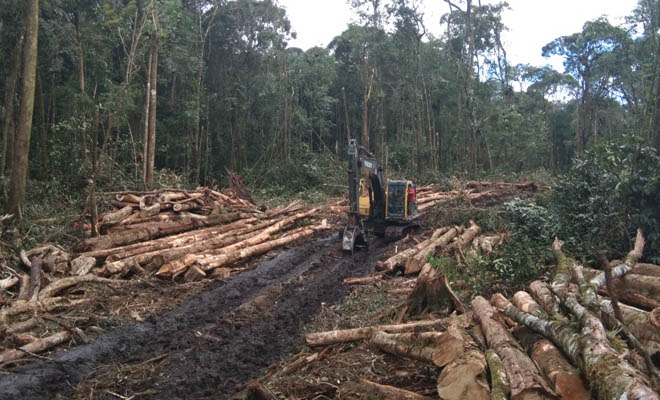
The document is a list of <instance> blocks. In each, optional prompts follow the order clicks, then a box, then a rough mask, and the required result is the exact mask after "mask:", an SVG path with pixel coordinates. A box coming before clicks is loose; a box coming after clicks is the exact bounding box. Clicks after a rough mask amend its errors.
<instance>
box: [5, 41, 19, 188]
mask: <svg viewBox="0 0 660 400" xmlns="http://www.w3.org/2000/svg"><path fill="white" fill-rule="evenodd" d="M22 48H23V37H22V36H21V38H19V40H18V41H17V42H16V47H15V48H14V52H13V53H12V56H11V64H10V65H11V71H10V72H9V76H8V77H7V80H6V81H5V89H4V92H5V96H4V107H3V108H4V111H5V112H4V115H3V123H2V155H1V157H2V158H1V159H0V176H5V171H6V168H7V165H8V164H9V163H8V162H7V158H8V156H9V155H10V153H9V151H8V149H9V144H10V143H13V140H11V138H10V135H11V136H13V135H14V133H13V132H12V128H13V126H14V98H15V97H16V83H17V81H18V73H19V70H20V69H21V54H22V51H21V50H22Z"/></svg>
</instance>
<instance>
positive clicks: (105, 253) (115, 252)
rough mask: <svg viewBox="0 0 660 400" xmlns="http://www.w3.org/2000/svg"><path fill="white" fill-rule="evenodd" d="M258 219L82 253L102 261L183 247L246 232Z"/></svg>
mask: <svg viewBox="0 0 660 400" xmlns="http://www.w3.org/2000/svg"><path fill="white" fill-rule="evenodd" d="M254 221H256V219H254V218H248V219H243V220H238V221H236V222H233V223H231V224H227V225H220V226H215V227H210V228H205V229H198V230H195V231H190V232H184V233H180V234H177V235H172V236H167V237H163V238H159V239H153V240H150V241H147V242H138V243H134V244H130V245H125V246H121V247H111V248H109V249H105V250H93V251H90V252H86V253H82V254H81V255H82V256H87V257H95V258H97V259H99V260H100V261H103V260H106V261H107V262H114V261H118V260H123V259H126V258H130V257H134V256H137V255H140V254H145V253H149V252H154V251H158V250H164V249H170V248H175V247H182V246H186V245H190V244H193V243H197V242H200V241H203V240H209V239H216V238H219V237H220V236H223V237H226V236H227V233H228V232H233V233H235V234H243V233H246V232H247V230H248V227H251V225H250V223H251V222H254Z"/></svg>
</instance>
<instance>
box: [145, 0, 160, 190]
mask: <svg viewBox="0 0 660 400" xmlns="http://www.w3.org/2000/svg"><path fill="white" fill-rule="evenodd" d="M152 17H153V23H154V33H153V35H154V38H153V44H152V46H153V47H152V50H151V60H150V61H151V67H150V68H149V72H150V74H149V80H150V84H149V135H148V138H147V142H148V144H147V149H148V152H147V155H146V157H147V172H146V174H145V177H146V179H145V186H146V187H147V189H151V188H152V187H153V184H154V164H155V159H156V121H157V119H156V113H157V110H156V104H157V102H156V97H157V93H158V90H157V89H158V50H159V45H160V40H159V38H158V35H160V32H159V26H158V10H157V9H154V10H153V12H152Z"/></svg>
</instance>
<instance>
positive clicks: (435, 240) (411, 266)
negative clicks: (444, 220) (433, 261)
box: [404, 227, 461, 275]
mask: <svg viewBox="0 0 660 400" xmlns="http://www.w3.org/2000/svg"><path fill="white" fill-rule="evenodd" d="M460 232H461V228H459V227H453V228H441V229H439V230H437V231H435V232H434V234H433V236H431V238H430V239H429V243H428V245H427V246H425V247H423V248H422V249H421V250H420V251H419V252H418V253H417V254H415V255H413V256H412V257H410V258H408V260H407V261H406V270H405V272H404V274H405V275H411V274H415V273H417V272H419V271H420V270H421V269H422V266H423V265H424V264H425V263H426V260H427V259H428V257H429V255H434V254H435V251H436V249H438V248H443V247H445V246H447V245H448V244H449V242H451V241H452V239H454V238H455V237H456V236H457V235H458V234H459V233H460Z"/></svg>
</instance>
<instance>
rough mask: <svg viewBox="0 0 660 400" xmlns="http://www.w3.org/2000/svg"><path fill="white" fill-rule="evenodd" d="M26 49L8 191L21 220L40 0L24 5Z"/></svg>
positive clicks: (11, 207) (30, 131)
mask: <svg viewBox="0 0 660 400" xmlns="http://www.w3.org/2000/svg"><path fill="white" fill-rule="evenodd" d="M25 6H26V7H25V14H26V15H25V47H24V49H23V91H22V93H23V96H22V98H21V107H20V113H19V118H18V130H17V132H16V140H15V142H14V154H13V157H12V158H13V163H12V170H11V184H10V192H9V211H10V212H12V213H14V214H16V215H18V217H19V218H21V217H22V213H23V203H24V201H25V185H26V180H27V174H28V156H29V151H30V134H31V133H32V114H33V112H34V89H35V86H36V82H35V81H36V75H37V38H38V32H39V0H26V2H25Z"/></svg>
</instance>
